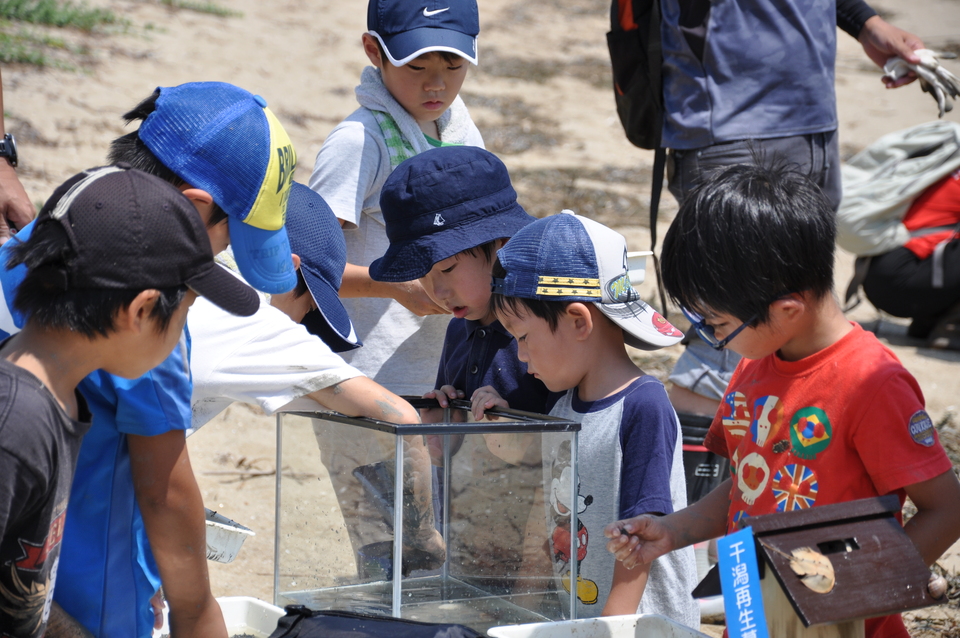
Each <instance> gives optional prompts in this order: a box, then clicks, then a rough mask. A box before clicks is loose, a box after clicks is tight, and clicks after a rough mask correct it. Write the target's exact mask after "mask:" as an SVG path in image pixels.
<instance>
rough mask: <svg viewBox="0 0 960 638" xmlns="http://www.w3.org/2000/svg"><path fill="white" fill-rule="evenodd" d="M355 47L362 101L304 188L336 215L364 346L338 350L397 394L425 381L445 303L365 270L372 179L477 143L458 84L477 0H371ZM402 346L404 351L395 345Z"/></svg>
mask: <svg viewBox="0 0 960 638" xmlns="http://www.w3.org/2000/svg"><path fill="white" fill-rule="evenodd" d="M367 29H368V31H367V33H364V34H363V38H362V42H363V49H364V52H365V53H366V55H367V57H368V58H369V60H370V62H371V63H372V64H373V67H367V68H366V69H364V71H363V74H362V75H361V78H360V82H361V83H360V85H359V86H358V87H357V91H356V92H357V99H358V101H359V102H360V105H361V108H359V109H357V110H356V111H354V112H353V113H352V114H351V115H350V116H349V117H347V119H345V120H344V121H343V122H341V123H340V124H339V125H337V127H336V128H334V130H333V131H332V132H331V133H330V135H329V136H328V137H327V139H326V140H325V141H324V143H323V147H322V148H321V149H320V152H319V153H318V154H317V160H316V165H315V167H314V171H313V175H312V176H311V177H310V188H312V189H313V190H315V191H316V192H318V193H319V194H320V195H321V196H323V198H324V200H326V201H327V203H328V204H329V205H330V207H331V208H332V209H333V211H334V213H336V215H337V217H338V218H339V219H340V223H341V226H342V227H343V229H344V235H345V237H346V240H347V261H348V264H347V267H346V270H345V272H344V277H343V285H342V287H341V289H340V296H341V297H344V298H345V299H346V306H347V310H349V312H350V315H351V317H353V320H354V322H355V324H356V327H357V333H358V334H359V336H360V338H361V339H362V340H363V341H364V342H365V344H366V345H365V347H364V348H363V349H362V350H358V351H357V352H355V353H350V354H349V355H347V356H346V359H347V360H348V361H349V362H350V363H351V364H352V365H354V366H355V367H357V368H359V369H360V370H362V371H363V372H364V373H365V374H367V375H369V376H370V377H371V378H373V379H374V380H376V381H377V382H379V383H381V384H382V385H384V386H386V387H387V388H389V389H390V390H393V391H394V392H397V393H398V394H406V395H420V394H422V393H423V392H425V391H427V390H429V389H432V387H433V386H432V382H433V378H432V374H431V370H432V369H433V366H434V364H435V362H436V359H437V356H438V355H439V349H438V348H439V344H440V343H441V342H442V340H443V334H444V330H445V328H446V324H447V320H448V319H447V317H442V316H427V315H438V314H445V313H447V311H446V310H445V309H444V308H442V307H441V306H438V305H437V304H436V303H434V302H433V301H432V300H431V299H430V298H429V296H428V295H427V294H426V293H425V292H424V291H423V288H422V287H421V286H420V285H419V284H417V282H416V281H411V282H402V283H393V282H379V281H375V280H373V279H371V277H370V276H369V272H368V270H367V267H368V266H369V264H370V262H371V261H372V260H373V259H375V258H376V257H379V256H380V255H382V254H384V252H386V250H387V247H388V240H387V236H386V233H385V232H384V227H383V216H382V214H381V212H380V189H381V187H382V186H383V183H384V181H385V180H386V179H387V177H388V176H389V175H390V173H391V172H392V171H393V170H394V169H395V168H396V167H397V166H398V165H399V164H400V163H401V162H403V161H404V160H406V159H408V158H410V157H413V156H414V155H417V154H419V153H422V152H424V151H426V150H428V149H431V148H434V147H437V146H441V145H443V146H449V145H458V146H462V145H467V146H480V147H482V146H483V139H482V138H481V136H480V132H479V131H478V130H477V127H476V126H475V125H474V123H473V121H472V120H471V119H470V115H469V113H468V112H467V108H466V106H464V104H463V100H462V99H460V97H459V96H458V93H459V91H460V87H461V85H462V84H463V81H464V79H465V77H466V73H467V68H468V66H469V64H476V63H477V49H476V38H477V34H478V33H479V31H480V22H479V12H478V9H477V3H476V0H449V1H446V2H438V1H436V0H429V1H427V2H422V3H412V2H407V1H405V0H369V3H368V7H367ZM401 347H402V348H403V353H402V356H400V355H398V349H400V348H401Z"/></svg>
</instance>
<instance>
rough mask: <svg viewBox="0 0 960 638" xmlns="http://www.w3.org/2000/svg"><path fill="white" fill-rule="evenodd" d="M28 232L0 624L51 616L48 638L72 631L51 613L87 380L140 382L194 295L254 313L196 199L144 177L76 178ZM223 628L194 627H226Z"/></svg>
mask: <svg viewBox="0 0 960 638" xmlns="http://www.w3.org/2000/svg"><path fill="white" fill-rule="evenodd" d="M161 211H162V212H161ZM22 233H23V231H22ZM26 234H27V235H29V238H28V239H24V235H23V234H19V235H18V236H17V237H16V238H15V239H14V240H12V241H11V242H9V243H8V244H7V246H8V247H9V248H8V251H7V253H6V254H8V255H9V256H10V259H9V262H8V263H7V266H8V267H9V268H12V269H16V270H19V271H20V272H21V275H22V276H23V285H21V286H20V287H19V289H18V291H17V294H16V298H15V300H14V307H15V309H16V311H17V312H19V313H21V314H22V316H24V317H27V320H26V323H25V325H24V326H23V329H22V330H21V331H20V332H18V333H17V334H16V335H14V336H12V337H10V338H9V339H7V340H6V341H4V342H3V344H2V345H0V395H2V398H0V403H2V404H3V405H4V410H3V412H2V414H0V467H2V468H3V472H0V567H2V568H0V627H3V633H4V635H8V634H9V635H11V636H16V637H17V638H25V637H31V638H33V637H39V636H43V635H44V632H45V630H46V625H47V622H48V620H51V627H50V631H49V632H47V635H49V636H54V635H64V634H61V633H60V632H59V629H64V630H65V629H66V628H67V627H68V626H69V625H70V624H72V623H70V622H69V620H68V619H67V618H64V617H63V615H62V612H60V610H59V608H57V607H53V610H54V611H53V612H52V614H51V606H52V603H53V593H54V583H55V581H56V577H57V566H58V563H59V554H60V548H61V539H62V536H63V530H64V522H65V519H66V512H67V509H68V508H67V502H68V497H69V494H70V485H71V482H72V480H73V474H74V468H75V463H76V459H77V455H78V453H79V448H80V441H81V439H82V437H83V436H84V434H85V433H86V432H87V430H88V428H89V427H90V421H91V413H90V410H89V409H88V405H87V402H86V401H85V400H84V396H83V395H82V394H80V393H79V392H78V390H77V386H78V384H80V382H81V381H82V380H83V379H84V378H85V377H86V376H87V375H89V374H90V373H92V372H93V371H94V370H98V369H100V370H104V371H106V372H109V373H111V374H115V375H118V376H121V377H123V378H126V379H135V378H137V377H139V376H141V375H143V374H144V373H146V372H147V371H148V370H150V369H151V368H153V367H154V366H156V365H158V364H159V363H161V362H162V361H163V360H164V359H165V358H166V357H167V356H168V355H169V354H170V352H171V351H172V350H173V348H174V347H175V346H176V345H177V342H178V340H179V337H180V333H181V331H182V329H183V326H184V323H185V322H186V315H187V309H188V308H189V307H190V305H191V304H192V303H193V300H194V299H195V298H196V296H197V295H198V294H201V295H206V296H207V297H208V298H209V299H210V300H211V301H213V302H214V303H217V304H219V305H220V306H222V307H223V308H224V309H226V310H228V311H230V312H233V313H237V314H243V315H250V314H252V313H253V312H254V311H255V310H256V308H257V305H258V303H257V298H256V295H255V294H254V291H253V290H252V289H250V288H249V287H247V286H246V285H245V284H243V282H241V281H239V280H237V279H235V278H233V277H231V276H230V275H229V274H228V273H226V272H224V271H223V270H222V269H220V268H217V267H216V266H215V264H214V263H213V253H212V250H211V246H210V240H209V239H208V237H207V234H206V231H205V229H204V227H203V224H202V222H201V221H200V218H199V216H198V215H197V213H196V211H195V210H194V208H193V206H192V205H191V204H190V201H189V200H187V199H186V198H185V197H183V195H181V194H180V192H179V191H178V190H177V189H175V188H173V187H172V186H170V185H169V184H167V183H165V182H164V181H162V180H160V179H158V178H156V177H153V176H151V175H147V174H146V173H142V172H140V171H136V170H132V169H129V168H120V167H116V166H112V167H103V168H99V169H91V170H90V171H86V172H84V173H80V174H79V175H76V176H74V177H72V178H71V179H70V180H68V181H67V182H66V183H64V184H63V185H61V186H60V187H59V188H58V189H57V190H56V191H55V192H54V194H53V196H52V197H51V198H50V200H49V201H48V202H47V203H46V205H45V206H44V207H43V209H42V210H41V211H40V214H39V215H38V217H37V220H36V221H35V222H34V223H33V224H32V227H31V229H30V230H29V231H27V232H26ZM214 621H215V622H214V624H213V625H200V626H199V631H200V632H201V633H203V631H205V630H216V622H217V621H219V622H220V623H221V626H222V620H220V619H219V617H217V618H216V619H214ZM61 623H68V624H61ZM54 624H56V626H54ZM58 628H59V629H58ZM71 629H72V630H74V631H75V629H74V628H72V627H71ZM70 635H76V634H70Z"/></svg>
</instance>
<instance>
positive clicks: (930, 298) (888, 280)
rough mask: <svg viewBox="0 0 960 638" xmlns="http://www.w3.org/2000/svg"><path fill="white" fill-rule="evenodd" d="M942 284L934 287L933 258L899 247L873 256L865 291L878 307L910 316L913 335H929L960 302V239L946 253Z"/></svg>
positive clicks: (900, 315)
mask: <svg viewBox="0 0 960 638" xmlns="http://www.w3.org/2000/svg"><path fill="white" fill-rule="evenodd" d="M943 270H944V273H943V275H944V280H943V287H942V288H934V287H933V259H932V258H928V259H918V258H917V256H916V255H914V254H913V253H912V252H911V251H910V250H908V249H906V248H896V249H894V250H891V251H890V252H888V253H885V254H883V255H878V256H876V257H873V258H872V259H871V260H870V268H869V270H868V271H867V276H866V279H864V281H863V292H864V294H866V296H867V299H869V300H870V303H872V304H873V305H874V306H876V307H877V308H878V309H880V310H882V311H884V312H886V313H888V314H891V315H893V316H894V317H910V318H912V319H913V324H911V327H910V336H912V337H918V338H925V337H927V335H928V334H929V332H930V331H931V330H932V329H933V327H934V326H935V325H936V324H937V322H938V321H939V320H940V319H941V318H942V317H943V316H944V314H945V313H946V312H947V311H948V310H950V309H951V308H952V307H953V306H955V305H956V304H957V303H960V239H955V240H954V241H952V242H950V243H949V244H947V245H946V247H945V250H944V253H943Z"/></svg>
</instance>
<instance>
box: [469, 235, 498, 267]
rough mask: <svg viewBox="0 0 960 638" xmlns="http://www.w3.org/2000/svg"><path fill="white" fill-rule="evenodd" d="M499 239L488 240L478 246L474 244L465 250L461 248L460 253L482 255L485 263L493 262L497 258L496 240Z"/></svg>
mask: <svg viewBox="0 0 960 638" xmlns="http://www.w3.org/2000/svg"><path fill="white" fill-rule="evenodd" d="M498 241H500V240H499V239H494V240H493V241H488V242H487V243H485V244H480V245H479V246H474V247H473V248H467V249H466V250H461V251H460V252H461V253H466V254H468V255H470V256H471V257H483V258H484V259H486V260H487V263H488V264H489V263H493V261H494V260H495V259H496V258H497V242H498Z"/></svg>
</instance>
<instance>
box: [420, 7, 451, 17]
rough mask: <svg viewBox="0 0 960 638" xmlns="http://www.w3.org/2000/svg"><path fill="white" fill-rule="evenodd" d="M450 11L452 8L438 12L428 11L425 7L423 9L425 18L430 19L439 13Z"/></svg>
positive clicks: (438, 10)
mask: <svg viewBox="0 0 960 638" xmlns="http://www.w3.org/2000/svg"><path fill="white" fill-rule="evenodd" d="M449 10H450V7H447V8H446V9H437V10H436V11H428V10H427V8H426V7H424V8H423V16H424V17H425V18H429V17H430V16H435V15H437V14H438V13H443V12H444V11H449Z"/></svg>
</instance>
